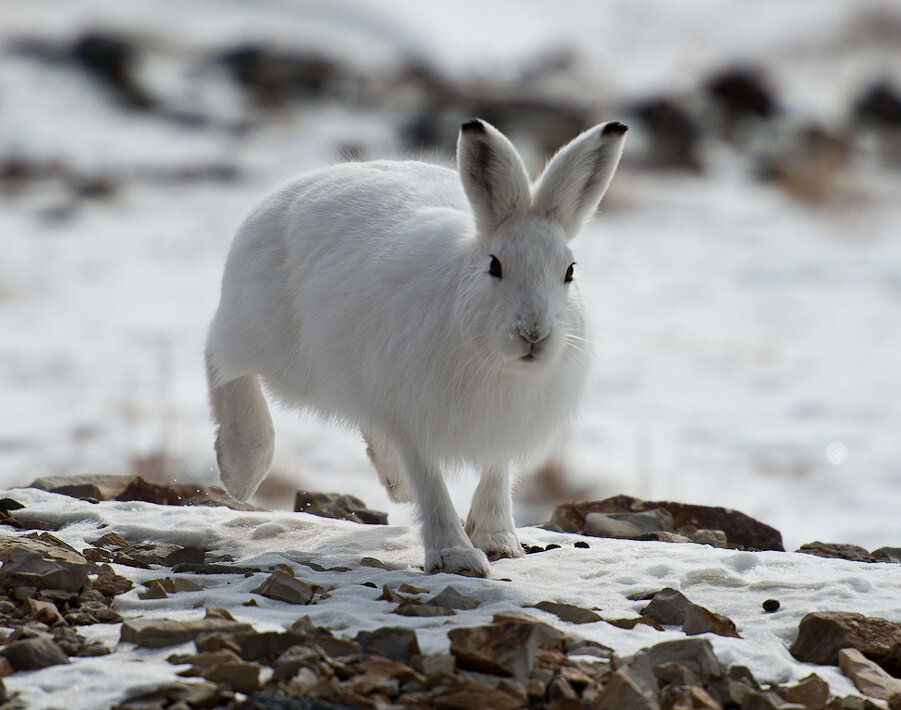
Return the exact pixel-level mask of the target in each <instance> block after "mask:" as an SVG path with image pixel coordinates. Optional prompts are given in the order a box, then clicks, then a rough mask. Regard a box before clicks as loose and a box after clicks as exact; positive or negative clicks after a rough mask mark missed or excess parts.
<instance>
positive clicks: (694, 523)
mask: <svg viewBox="0 0 901 710" xmlns="http://www.w3.org/2000/svg"><path fill="white" fill-rule="evenodd" d="M655 508H659V509H662V510H666V511H667V512H669V513H670V515H672V516H673V526H674V528H675V531H676V533H679V534H681V535H685V536H690V535H691V534H693V533H695V532H697V531H698V530H721V531H722V532H723V533H724V534H725V535H726V539H727V547H730V548H736V549H744V550H779V551H784V549H785V548H784V547H783V545H782V535H780V534H779V531H777V530H775V529H774V528H772V527H770V526H769V525H766V524H764V523H761V522H759V521H757V520H755V519H754V518H752V517H750V516H748V515H745V514H744V513H741V512H739V511H737V510H729V509H727V508H719V507H711V506H705V505H690V504H687V503H675V502H670V501H642V500H638V499H636V498H632V497H630V496H614V497H613V498H606V499H604V500H599V501H581V502H579V503H562V504H560V505H558V506H557V507H556V508H555V509H554V514H553V517H552V519H551V523H550V524H549V525H550V526H551V527H556V528H559V529H560V530H562V531H564V532H579V533H584V531H585V517H586V516H587V515H588V514H590V513H605V514H614V513H636V512H643V511H646V510H653V509H655Z"/></svg>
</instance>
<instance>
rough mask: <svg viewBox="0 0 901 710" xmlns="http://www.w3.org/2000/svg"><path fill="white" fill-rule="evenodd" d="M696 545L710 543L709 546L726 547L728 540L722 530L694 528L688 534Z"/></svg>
mask: <svg viewBox="0 0 901 710" xmlns="http://www.w3.org/2000/svg"><path fill="white" fill-rule="evenodd" d="M688 537H689V539H690V540H691V541H692V542H693V543H695V544H696V545H710V546H711V547H728V546H729V540H728V539H727V538H726V533H724V532H723V531H722V530H696V531H695V532H693V533H692V534H691V535H689V536H688Z"/></svg>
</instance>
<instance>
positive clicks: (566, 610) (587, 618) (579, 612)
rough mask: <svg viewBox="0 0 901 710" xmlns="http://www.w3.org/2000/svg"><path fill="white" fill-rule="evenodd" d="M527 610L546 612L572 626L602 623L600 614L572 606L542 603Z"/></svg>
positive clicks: (558, 603)
mask: <svg viewBox="0 0 901 710" xmlns="http://www.w3.org/2000/svg"><path fill="white" fill-rule="evenodd" d="M529 608H531V609H541V611H546V612H548V613H550V614H553V615H554V616H556V617H557V618H559V619H562V620H563V621H569V622H570V623H573V624H590V623H592V622H594V621H603V619H602V618H601V615H600V614H597V613H595V612H593V611H591V610H590V609H583V608H582V607H580V606H575V605H574V604H562V603H560V602H548V601H544V602H538V603H537V604H533V605H531V606H530V607H529Z"/></svg>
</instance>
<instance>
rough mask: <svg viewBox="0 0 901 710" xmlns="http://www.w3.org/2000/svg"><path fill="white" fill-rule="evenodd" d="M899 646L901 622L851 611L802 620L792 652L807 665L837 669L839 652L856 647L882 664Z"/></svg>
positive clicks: (810, 616)
mask: <svg viewBox="0 0 901 710" xmlns="http://www.w3.org/2000/svg"><path fill="white" fill-rule="evenodd" d="M899 645H901V622H897V621H889V620H888V619H883V618H881V617H878V616H864V615H863V614H858V613H855V612H850V611H817V612H813V613H810V614H807V615H806V616H805V617H804V618H803V619H801V623H800V624H799V625H798V637H797V638H796V639H795V642H794V643H793V644H792V645H791V647H790V648H789V652H790V653H791V654H792V656H794V657H795V658H796V659H797V660H799V661H802V662H805V663H818V664H820V665H829V666H837V665H838V652H839V650H841V649H843V648H856V649H857V650H858V651H861V652H862V653H863V654H864V655H866V656H867V658H870V659H872V660H874V661H876V662H877V663H882V661H883V660H884V659H885V660H888V659H889V658H890V656H891V654H892V651H893V650H894V649H895V648H897V647H898V646H899ZM888 670H889V671H891V670H892V669H891V668H889V669H888Z"/></svg>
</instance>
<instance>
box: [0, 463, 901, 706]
mask: <svg viewBox="0 0 901 710" xmlns="http://www.w3.org/2000/svg"><path fill="white" fill-rule="evenodd" d="M34 485H35V487H37V488H41V489H45V490H49V491H52V492H56V493H62V494H64V495H68V496H74V497H79V498H81V499H82V500H87V501H90V502H92V503H94V504H95V505H102V503H101V501H146V502H151V503H152V504H154V505H158V506H161V507H162V506H184V505H191V506H215V505H231V502H230V501H228V500H227V499H226V498H225V497H224V495H223V494H222V492H221V491H219V490H216V489H210V488H204V487H199V486H190V485H183V484H182V485H159V484H153V483H148V482H147V481H144V480H143V479H141V478H140V477H136V476H131V477H129V476H122V477H98V476H94V477H91V476H88V477H76V478H67V479H39V480H38V481H36V482H35V484H34ZM9 496H10V497H7V498H4V499H3V500H2V501H0V511H2V513H0V515H2V518H3V520H2V523H3V525H4V526H5V530H6V532H4V533H2V537H0V561H2V563H3V565H2V567H0V589H2V590H3V596H2V597H0V627H2V628H3V640H2V647H0V676H2V677H13V678H15V677H17V676H19V675H20V674H28V673H29V672H32V671H36V670H40V669H44V668H50V667H54V666H61V665H63V664H72V663H78V662H79V660H80V659H84V658H88V657H97V656H108V655H112V654H119V653H122V651H123V649H132V648H137V649H167V648H169V647H172V648H173V649H174V648H175V647H180V651H181V652H173V653H172V654H171V655H169V656H168V662H169V663H170V664H172V666H173V672H174V674H175V675H177V676H179V677H180V679H179V680H177V681H174V682H172V681H169V682H162V683H159V684H157V685H156V686H155V687H153V688H152V689H150V690H146V689H145V690H146V692H144V693H143V694H141V695H138V696H136V697H129V698H128V699H124V698H123V699H122V700H121V701H120V702H119V703H118V704H117V705H115V707H117V708H120V709H122V710H124V709H126V708H133V709H135V710H138V709H141V710H144V709H146V710H151V709H153V710H155V709H157V708H159V709H162V708H167V709H168V708H177V709H179V710H184V709H186V708H216V707H226V708H247V709H258V708H259V709H263V708H266V709H274V708H284V709H289V708H322V709H326V708H345V707H351V708H441V709H445V710H453V709H457V708H459V709H460V710H469V709H472V708H510V709H511V710H512V709H513V708H526V707H528V708H554V709H555V710H570V709H573V710H575V709H577V708H592V709H597V710H605V709H610V710H631V709H632V708H635V709H641V710H645V709H652V708H663V709H664V710H671V709H673V708H676V709H680V710H681V709H687V708H752V709H769V708H772V709H774V710H775V709H778V710H802V709H806V710H826V709H828V710H840V709H842V710H850V709H854V710H858V709H864V708H881V707H886V703H887V707H889V708H893V709H897V708H901V622H899V621H892V620H887V619H884V618H879V617H875V616H864V615H862V614H859V613H855V612H853V611H851V610H849V611H815V612H811V613H808V614H806V615H805V616H804V617H803V618H802V619H801V622H800V624H799V626H798V629H797V633H796V635H795V638H794V641H793V643H792V644H791V646H790V649H789V650H790V653H791V654H792V656H794V658H795V659H797V660H799V661H803V662H807V663H811V664H819V665H822V666H838V667H839V668H840V669H841V672H842V673H843V674H844V675H845V676H846V677H847V678H849V679H850V680H851V681H853V683H854V685H855V686H856V688H857V690H858V691H859V694H858V695H846V696H844V697H835V696H834V695H833V694H832V693H831V692H830V686H829V684H828V683H827V682H826V681H825V680H824V679H823V678H821V677H820V676H819V675H818V674H817V673H811V674H810V675H809V676H807V677H806V678H803V679H801V680H800V681H799V682H795V683H791V684H762V683H760V682H759V681H758V680H757V679H755V677H754V675H753V674H752V673H751V671H749V670H748V668H746V667H744V666H742V665H738V664H730V663H726V662H723V661H721V660H720V659H719V658H718V657H717V655H716V654H715V652H714V648H713V646H712V644H711V639H712V638H714V637H715V636H723V637H731V638H741V629H739V628H737V626H736V624H735V623H734V622H733V621H732V620H731V619H729V618H728V617H727V616H725V615H724V614H722V613H718V612H717V611H716V610H712V609H708V608H705V607H704V606H702V605H700V604H697V603H694V602H692V601H691V599H689V598H688V596H686V595H685V594H683V593H682V592H681V591H679V590H676V589H673V588H663V589H659V590H656V591H653V590H652V591H643V590H641V591H638V590H636V592H635V593H634V594H632V595H631V596H630V599H632V600H633V601H635V602H641V605H640V607H639V613H638V615H637V616H635V617H632V618H613V617H610V616H609V615H605V614H603V613H602V611H601V610H597V609H589V608H583V607H581V606H578V605H574V604H567V603H561V602H557V601H553V598H554V596H555V594H554V593H553V592H554V590H553V588H552V585H553V582H552V580H550V579H549V580H547V584H548V597H549V598H548V599H547V600H544V601H541V602H538V603H536V604H530V605H528V606H527V607H526V608H521V607H514V608H510V609H509V610H507V611H501V612H496V613H494V614H493V616H492V617H491V621H490V623H482V624H477V625H470V624H467V623H466V617H467V613H468V612H470V611H472V610H476V609H477V608H478V607H479V606H480V604H481V602H480V601H479V600H478V599H476V598H473V597H471V596H468V595H467V594H465V593H463V592H461V591H460V590H459V589H457V588H456V587H455V586H454V584H445V585H443V588H442V589H441V590H440V591H437V592H435V591H434V585H432V584H429V585H428V586H430V587H432V588H433V589H432V591H429V590H428V589H425V588H422V587H418V586H415V585H413V584H410V583H402V584H396V585H395V586H392V585H390V584H384V585H383V586H382V587H381V594H380V595H379V596H378V597H377V600H378V601H380V602H383V603H386V604H387V605H390V607H391V610H392V611H391V612H390V613H393V614H395V615H397V616H398V617H419V618H423V617H429V618H430V620H431V621H435V622H439V623H441V624H442V626H441V628H442V629H444V628H446V631H445V632H444V633H446V636H447V649H448V650H445V651H441V652H434V651H429V652H423V651H422V650H421V648H420V645H419V641H418V638H417V630H416V629H415V628H410V627H408V626H404V625H402V624H400V623H398V624H397V625H396V626H390V625H383V626H378V627H376V628H372V629H368V630H361V631H359V632H357V633H356V634H354V635H352V636H345V635H343V634H341V633H336V632H335V631H334V630H332V629H329V628H324V627H321V626H317V625H316V624H314V623H313V621H311V618H310V616H309V615H308V614H306V613H304V611H303V609H298V610H297V611H296V612H294V614H296V616H293V615H292V613H291V606H289V605H296V606H300V607H306V608H310V607H307V605H311V604H312V605H315V604H319V603H322V602H324V601H325V600H327V599H328V598H329V597H330V596H331V595H333V594H335V593H336V592H335V589H334V588H331V589H326V588H323V587H322V586H319V585H317V584H313V583H308V582H307V581H304V580H303V579H301V578H299V576H300V575H298V573H297V571H296V569H295V567H294V566H292V565H289V564H283V563H276V564H274V565H273V566H272V567H271V568H264V567H262V566H249V565H243V564H241V563H240V562H237V563H236V562H235V561H234V560H233V559H230V557H229V556H228V555H223V554H221V553H217V552H216V551H211V550H205V549H203V548H202V547H197V546H192V545H188V546H185V545H177V544H172V543H167V542H159V541H154V540H151V539H146V540H136V539H133V536H131V538H130V539H127V538H126V537H124V536H123V535H121V534H119V533H118V532H117V531H116V530H112V529H110V530H106V532H104V533H103V534H102V535H99V536H98V537H96V538H95V539H92V540H90V541H88V544H86V545H85V546H84V547H83V548H81V549H75V548H74V547H72V546H70V545H69V544H67V543H65V542H63V541H62V540H61V539H59V537H57V536H55V535H54V534H53V533H54V532H56V531H57V528H59V527H60V525H59V522H58V521H54V520H52V519H42V518H41V516H40V515H35V514H33V513H32V512H30V511H29V507H28V506H23V505H21V504H20V503H18V502H17V501H16V498H15V496H16V491H15V490H13V491H9ZM20 497H22V496H20ZM297 502H298V508H299V509H301V510H303V511H304V512H311V513H313V514H316V515H322V516H326V517H332V518H343V519H345V520H352V521H355V522H360V521H366V522H369V523H373V524H379V523H382V524H384V523H385V522H387V520H386V516H384V514H379V513H378V512H377V511H370V510H367V509H366V508H365V505H364V504H363V503H362V502H361V501H359V500H357V499H355V498H354V497H353V496H347V495H344V496H338V495H329V494H317V493H311V492H307V491H300V492H299V493H298V496H297ZM239 507H243V508H244V509H246V508H247V507H246V506H239ZM547 527H548V528H558V529H562V530H566V531H569V532H576V533H580V534H581V536H580V537H578V538H577V539H576V540H575V542H574V543H573V544H574V545H575V546H576V547H584V548H590V547H591V546H592V545H595V546H598V545H599V543H598V542H597V541H596V538H597V537H616V538H633V539H641V540H653V541H661V542H664V543H691V542H694V543H701V544H705V545H709V546H712V547H720V548H731V549H738V550H748V551H755V550H782V540H781V536H780V535H779V533H778V532H777V531H776V530H774V529H773V528H771V527H769V526H767V525H765V524H763V523H760V522H758V521H756V520H754V519H753V518H750V517H748V516H746V515H744V514H742V513H739V512H737V511H731V510H725V509H722V508H708V507H704V506H692V505H683V504H678V503H672V502H647V501H638V500H635V499H631V498H627V497H623V496H620V497H617V498H610V499H607V500H603V501H592V502H581V503H574V504H565V505H561V506H558V508H557V509H556V511H555V514H554V516H553V519H552V520H551V521H549V523H548V524H547ZM559 547H560V545H558V544H550V545H545V546H540V545H524V548H525V550H524V551H525V552H526V553H527V554H530V555H532V554H534V555H543V554H545V553H549V552H552V551H553V550H554V549H555V548H559ZM799 552H807V553H809V554H812V555H820V556H824V557H844V558H846V559H851V560H856V561H867V562H871V563H873V564H876V565H880V564H890V565H891V564H897V562H898V561H899V559H901V550H899V549H897V548H885V549H881V550H876V551H873V552H872V553H871V552H868V551H866V550H863V549H858V548H855V547H854V546H846V545H837V544H827V543H821V542H815V543H811V544H810V545H805V546H803V547H802V549H801V550H799ZM304 565H305V566H306V567H307V568H308V569H310V570H315V571H327V572H339V573H340V572H348V571H350V569H351V568H350V567H342V566H337V567H329V568H326V567H324V566H322V565H317V564H316V563H313V562H306V563H304ZM367 567H368V568H372V570H373V571H376V570H386V569H392V564H391V563H390V562H385V561H382V560H380V559H377V558H375V557H364V558H362V559H361V560H360V561H359V568H367ZM138 572H140V574H138ZM860 574H861V575H862V576H864V575H865V574H866V567H865V566H864V567H861V568H860ZM221 575H235V576H238V577H246V578H250V577H253V578H254V579H255V583H256V581H258V582H259V584H258V585H257V586H255V587H253V588H252V589H251V590H250V591H251V595H250V597H249V599H247V600H246V601H244V602H243V606H244V607H254V606H257V605H258V604H259V602H258V601H257V600H258V599H259V600H260V601H262V600H263V599H267V600H274V601H277V602H279V604H281V605H282V606H280V607H279V608H280V609H281V610H282V612H281V616H282V618H284V616H285V614H288V615H289V616H293V618H295V619H296V620H294V621H293V623H290V624H287V625H285V628H283V629H282V630H280V631H272V630H262V631H260V630H257V629H255V628H254V626H253V625H252V624H250V623H247V622H242V621H237V620H236V619H235V616H234V615H233V613H232V612H231V611H230V610H228V609H225V608H222V607H217V606H206V608H205V611H204V614H203V616H202V617H200V618H192V619H190V620H184V619H173V618H168V617H167V616H160V615H158V614H153V613H148V614H144V615H130V614H123V613H120V611H119V610H117V606H118V605H117V601H116V599H117V597H118V596H120V595H122V594H124V593H126V592H129V591H131V590H133V589H134V588H135V587H139V588H140V591H139V592H138V597H139V599H141V600H159V599H167V598H170V597H177V596H178V595H185V594H189V593H191V592H197V591H201V590H203V589H204V587H205V585H208V584H209V580H211V579H215V578H216V577H217V576H221ZM420 579H423V577H420ZM424 579H436V578H430V577H425V578H424ZM461 580H462V578H461ZM357 584H362V585H363V586H369V587H378V585H377V584H375V583H374V582H362V583H357ZM457 586H460V585H457ZM779 609H780V602H779V600H777V599H767V600H765V601H764V602H763V605H762V609H761V613H764V614H765V613H768V614H775V613H777V612H778V610H779ZM232 611H234V610H232ZM540 612H545V613H548V614H551V615H553V617H556V618H557V619H559V620H560V621H561V622H564V623H562V624H561V625H560V627H558V626H556V625H553V624H549V623H546V621H542V620H541V619H540V618H539V617H542V616H543V615H542V614H541V613H540ZM235 613H237V612H235ZM432 617H434V618H432ZM544 618H547V617H544ZM597 622H605V623H607V624H611V625H614V626H616V627H619V628H621V629H635V627H636V626H643V627H652V628H654V629H659V630H661V631H663V630H674V629H681V631H682V633H683V635H684V637H683V638H677V639H675V640H667V641H664V642H661V643H657V644H653V645H650V646H647V647H644V648H641V649H640V650H639V651H637V652H636V653H630V654H625V655H620V654H618V653H617V649H615V648H610V647H608V646H606V645H604V644H601V643H598V642H597V641H591V640H588V639H585V638H582V637H580V636H579V634H578V633H576V630H577V629H578V627H579V626H580V625H583V624H594V623H597ZM97 624H106V625H117V626H118V627H119V632H118V642H117V643H104V642H100V641H96V640H95V641H91V640H89V638H88V636H89V634H88V633H87V631H88V630H89V629H90V628H91V627H92V626H94V625H97ZM187 643H192V644H193V648H191V650H190V652H184V649H185V648H186V646H185V644H187ZM0 693H2V696H3V700H4V704H3V706H2V707H5V708H21V707H26V705H25V704H23V702H22V701H21V700H20V699H19V698H18V697H17V694H15V693H13V694H10V695H7V693H6V690H5V687H2V686H0Z"/></svg>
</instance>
